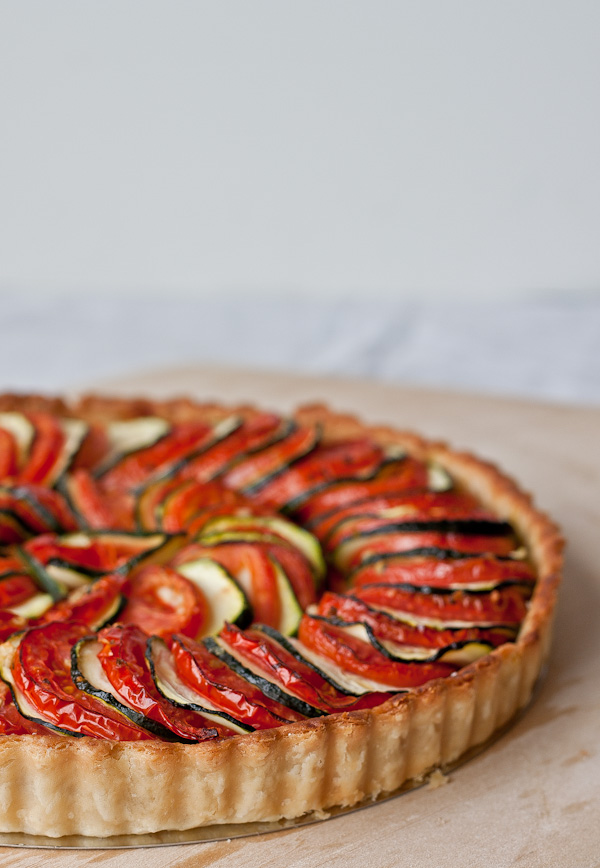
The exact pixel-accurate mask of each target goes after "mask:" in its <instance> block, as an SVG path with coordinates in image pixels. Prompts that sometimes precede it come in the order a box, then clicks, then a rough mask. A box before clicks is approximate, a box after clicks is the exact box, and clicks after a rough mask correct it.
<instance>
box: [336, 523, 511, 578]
mask: <svg viewBox="0 0 600 868" xmlns="http://www.w3.org/2000/svg"><path fill="white" fill-rule="evenodd" d="M418 548H438V549H453V550H455V551H459V552H464V553H465V554H470V553H473V554H481V555H490V554H491V555H501V556H503V555H504V556H506V555H509V554H510V553H511V552H512V551H513V550H514V548H515V540H514V537H511V536H504V535H503V536H497V537H494V536H476V535H471V534H461V533H439V532H436V531H419V532H414V533H411V532H407V531H405V532H397V531H390V532H385V531H384V532H382V533H381V534H377V533H375V534H372V535H365V536H360V537H353V538H350V539H348V540H346V541H344V542H342V543H341V544H340V545H338V546H337V548H336V549H335V552H334V555H333V558H334V563H335V565H336V566H337V567H338V568H339V569H341V570H343V571H346V572H348V571H351V570H354V569H356V568H357V567H359V566H360V565H361V564H362V563H363V562H364V561H365V560H367V559H370V558H375V557H376V556H380V555H387V554H393V553H395V552H404V551H411V550H412V549H418Z"/></svg>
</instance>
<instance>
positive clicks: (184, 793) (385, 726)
mask: <svg viewBox="0 0 600 868" xmlns="http://www.w3.org/2000/svg"><path fill="white" fill-rule="evenodd" d="M139 404H140V402H131V405H130V406H129V407H128V406H127V405H128V402H114V401H113V402H108V403H106V404H103V403H102V401H101V399H89V400H88V401H87V402H86V401H83V402H82V404H81V405H80V407H75V408H73V409H72V410H71V412H72V413H73V414H75V415H83V416H84V417H85V415H91V416H93V415H94V414H102V413H103V414H105V415H106V414H108V415H116V414H117V410H115V407H117V408H118V413H119V414H121V415H123V416H127V415H133V414H135V413H139V412H140V409H139ZM123 405H124V406H123ZM169 406H172V407H173V408H175V407H176V408H177V412H176V411H175V409H172V410H171V411H170V412H169V411H168V410H165V408H168V407H169ZM186 408H187V409H186ZM144 412H156V413H159V414H160V413H161V412H167V413H168V414H169V415H180V414H181V413H188V412H189V413H193V412H196V411H195V409H194V405H191V404H189V403H188V404H186V402H175V404H173V405H169V404H160V405H152V404H149V403H148V402H146V403H144ZM205 412H206V414H207V415H208V414H209V413H210V416H211V417H218V416H219V415H220V414H221V413H224V412H225V411H221V410H220V409H218V408H215V406H214V405H213V406H211V407H210V408H209V409H208V408H207V409H206V410H205ZM227 412H230V411H227ZM298 415H299V418H301V419H302V420H303V421H306V420H309V419H310V420H315V421H319V422H321V423H322V424H323V425H324V428H325V431H326V434H327V436H329V437H330V438H331V439H335V438H336V437H338V438H339V437H351V436H353V435H355V434H356V433H367V434H369V435H371V436H373V437H374V438H375V439H377V440H378V441H379V442H381V443H397V444H398V445H402V446H406V447H408V448H409V449H410V450H411V451H413V452H414V453H415V454H418V455H424V456H426V457H431V458H435V460H437V461H439V462H440V463H442V464H443V465H444V466H445V467H446V468H447V469H448V470H449V471H450V473H451V474H452V475H453V476H454V477H455V479H457V480H458V481H459V482H460V483H461V484H463V485H464V486H465V487H466V488H467V489H469V490H470V491H472V492H473V493H474V494H476V495H477V496H478V497H479V498H480V499H481V500H482V502H483V503H484V504H485V505H487V506H490V507H491V508H492V509H494V510H495V511H496V512H497V513H498V514H499V515H501V516H502V517H504V518H506V519H508V520H510V521H511V522H513V524H514V525H515V527H516V528H517V530H518V531H519V533H520V534H521V536H522V537H523V539H524V540H525V542H526V543H527V545H528V548H529V550H530V553H531V556H532V559H533V561H534V563H535V566H536V568H537V570H538V573H539V579H538V583H537V586H536V590H535V593H534V596H533V598H532V602H531V606H530V609H529V611H528V614H527V616H526V618H525V621H524V622H523V625H522V628H521V632H520V635H519V638H518V640H517V641H516V642H515V643H507V644H505V645H503V646H501V647H499V648H497V649H496V650H495V651H493V652H492V653H491V654H489V655H487V656H486V657H484V658H481V659H480V660H478V661H477V662H476V663H474V664H472V665H470V666H468V667H465V668H464V669H462V670H460V672H459V673H457V674H456V675H454V676H451V677H449V678H446V679H438V680H436V681H432V682H429V683H428V684H427V685H425V686H424V687H422V688H419V689H417V690H415V691H413V692H410V693H407V694H402V695H398V696H396V697H394V698H392V699H390V700H388V701H387V702H386V703H384V704H383V705H381V706H378V707H376V708H374V709H371V710H369V711H355V712H350V713H341V714H333V715H330V716H328V717H324V718H319V719H311V720H307V721H303V722H301V723H296V724H291V725H289V726H284V727H281V728H278V729H273V730H266V731H262V732H257V733H253V734H251V735H247V736H235V737H233V738H229V739H226V740H223V741H220V742H216V743H211V742H207V743H201V744H196V745H179V744H167V743H162V742H136V743H133V742H129V743H127V742H121V743H114V742H104V741H99V740H94V739H88V738H81V739H78V738H70V739H67V738H65V739H64V740H63V739H60V740H57V739H56V738H54V737H48V738H46V737H39V736H6V737H4V738H2V739H1V740H0V818H1V819H0V831H2V832H21V833H26V834H29V835H44V836H48V837H60V836H66V835H86V836H94V837H105V836H110V835H124V834H144V833H152V832H156V831H160V830H184V829H192V828H195V827H197V826H203V825H215V824H223V823H253V822H270V821H275V820H279V819H282V818H295V817H300V816H302V815H304V814H307V813H309V812H314V811H326V810H328V809H330V808H332V807H334V806H341V807H346V806H351V805H355V804H357V803H359V802H361V801H362V800H363V799H365V798H372V799H373V798H377V797H378V796H380V795H381V794H382V793H390V792H393V791H395V790H397V789H398V788H399V787H400V786H401V785H402V784H403V783H404V782H406V781H409V780H411V779H414V778H419V777H422V776H424V775H426V774H427V773H428V772H430V771H431V770H432V769H434V768H437V767H440V766H446V765H448V764H452V763H454V762H456V760H458V758H459V757H461V756H462V755H463V754H465V753H466V752H467V751H469V750H470V749H472V748H474V747H475V746H477V745H479V744H482V743H484V742H485V741H487V740H488V739H489V738H490V737H491V736H492V734H493V733H494V732H495V731H496V730H497V729H499V728H500V727H502V726H503V725H505V724H506V723H507V722H508V721H510V719H511V718H512V717H513V716H514V715H515V714H516V713H517V712H518V711H519V710H520V709H521V708H523V707H524V706H525V705H526V704H527V702H528V701H529V699H530V697H531V693H532V690H533V687H534V684H535V682H536V680H537V678H538V676H539V673H540V670H541V667H542V665H543V662H544V660H545V659H546V657H547V654H548V650H549V645H550V638H551V628H552V619H553V612H554V607H555V601H556V592H557V588H558V583H559V568H560V560H561V558H560V551H561V547H562V542H561V539H560V536H559V534H558V531H557V529H556V528H555V527H554V525H553V524H552V523H551V522H550V521H549V520H548V519H547V518H546V517H545V516H544V515H542V514H541V513H539V512H537V511H536V510H535V509H534V508H533V506H532V505H531V500H530V498H529V497H528V496H527V495H525V494H523V493H522V492H520V491H519V490H518V488H517V487H516V486H515V485H514V484H513V483H512V482H511V481H510V480H509V479H508V478H507V477H505V476H503V475H502V474H500V473H499V471H497V470H496V469H495V468H494V467H492V466H491V465H488V464H485V463H483V462H480V461H478V460H477V459H475V458H473V457H472V456H470V455H462V454H457V453H453V452H451V451H450V450H448V449H446V447H444V446H440V445H435V444H428V443H426V442H425V441H423V440H421V439H420V438H418V437H416V436H415V435H410V434H402V433H397V432H394V431H391V430H390V429H385V428H366V427H365V426H363V425H361V424H360V423H359V422H357V421H356V420H355V419H353V418H352V417H347V416H336V415H334V414H332V413H330V412H329V411H327V410H326V409H325V408H322V407H310V408H304V409H303V410H301V411H300V412H299V414H298Z"/></svg>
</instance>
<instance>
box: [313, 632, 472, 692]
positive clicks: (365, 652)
mask: <svg viewBox="0 0 600 868" xmlns="http://www.w3.org/2000/svg"><path fill="white" fill-rule="evenodd" d="M298 638H299V639H300V641H301V642H302V643H303V644H304V645H306V646H307V647H308V648H311V649H312V650H313V651H315V652H316V653H317V654H322V655H323V656H324V657H328V658H329V659H330V660H332V661H333V662H334V663H336V664H337V665H338V666H341V667H342V668H343V669H345V670H346V671H347V672H352V673H354V674H355V675H360V676H362V677H363V678H370V679H372V680H373V681H377V682H379V683H380V684H386V685H388V686H389V687H390V688H392V689H393V688H395V689H403V688H411V687H419V686H420V685H421V684H425V683H426V682H427V681H430V680H431V679H433V678H444V677H446V676H447V675H450V673H451V672H454V671H455V670H456V666H451V665H450V664H448V663H440V662H438V663H422V662H420V663H417V662H414V663H413V662H411V663H400V662H398V661H396V660H390V659H389V658H387V657H386V656H385V655H384V654H382V653H381V652H380V651H377V649H376V648H374V647H373V646H372V645H370V644H368V643H366V642H363V641H361V640H360V639H357V638H355V637H354V636H349V635H348V634H346V633H344V631H343V629H341V628H340V627H337V626H335V625H333V624H330V623H328V622H325V621H321V620H320V619H317V618H312V617H310V616H309V615H304V616H303V618H302V620H301V621H300V628H299V630H298Z"/></svg>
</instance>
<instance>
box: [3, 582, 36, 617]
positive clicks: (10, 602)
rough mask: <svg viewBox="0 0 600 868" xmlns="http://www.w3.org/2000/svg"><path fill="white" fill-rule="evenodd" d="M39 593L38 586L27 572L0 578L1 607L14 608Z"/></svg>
mask: <svg viewBox="0 0 600 868" xmlns="http://www.w3.org/2000/svg"><path fill="white" fill-rule="evenodd" d="M38 593H39V589H38V586H37V585H36V583H35V582H34V581H33V579H32V578H30V576H28V575H26V574H25V573H16V574H15V575H13V576H5V577H4V578H2V579H0V609H13V608H14V607H15V606H20V605H21V603H24V602H25V601H26V600H29V599H30V597H33V596H35V595H36V594H38Z"/></svg>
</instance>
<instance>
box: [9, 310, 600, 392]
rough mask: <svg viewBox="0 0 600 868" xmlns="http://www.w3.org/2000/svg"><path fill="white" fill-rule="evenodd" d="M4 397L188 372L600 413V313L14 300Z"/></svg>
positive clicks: (11, 312)
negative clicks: (464, 393) (191, 367)
mask: <svg viewBox="0 0 600 868" xmlns="http://www.w3.org/2000/svg"><path fill="white" fill-rule="evenodd" d="M0 321H1V323H2V335H3V337H2V341H1V342H0V362H1V365H2V367H1V370H2V383H0V388H2V390H43V391H54V392H58V391H64V390H65V389H72V388H77V387H80V386H83V387H85V386H87V385H89V384H91V383H92V382H93V381H94V380H98V379H101V378H104V377H114V376H118V375H119V374H120V373H126V372H135V371H141V370H143V369H147V368H160V367H163V366H174V365H181V364H186V363H205V364H206V363H211V362H214V363H215V364H220V365H228V366H243V367H257V368H267V369H278V370H290V371H299V372H303V373H313V374H337V375H346V376H362V377H372V378H375V379H380V380H384V381H387V382H399V383H400V382H401V383H403V384H416V385H423V386H432V387H448V388H452V389H465V390H474V391H478V392H488V393H493V394H503V395H515V396H523V397H530V398H537V399H550V400H558V401H568V402H583V403H591V404H597V403H598V402H600V302H599V301H594V300H593V299H590V298H586V297H579V298H575V299H573V300H568V299H563V300H557V301H555V302H540V303H531V302H529V303H518V302H513V301H510V302H505V303H500V304H499V303H496V304H488V303H485V304H484V303H468V304H466V303H461V304H448V303H442V304H437V305H435V306H433V305H420V304H417V303H411V304H406V303H398V304H394V303H393V302H390V301H381V300H377V299H375V300H368V299H367V300H361V301H343V300H338V301H315V300H314V299H310V300H309V299H302V298H299V297H296V298H283V297H278V298H267V297H264V296H257V297H254V298H252V299H250V298H248V297H247V296H244V297H241V296H240V297H238V298H235V297H231V296H230V295H228V296H224V297H222V298H216V297H212V298H209V299H207V298H201V299H200V298H198V299H194V298H191V297H189V296H187V297H186V296H183V297H173V296H172V295H171V296H167V295H165V296H164V297H160V298H159V297H151V298H145V299H142V298H140V297H139V296H135V297H134V296H131V297H128V296H126V295H125V296H123V295H121V296H119V297H116V296H106V295H103V296H101V297H100V296H90V295H84V294H81V295H76V296H64V297H60V298H54V299H51V298H45V297H43V298H33V297H31V296H27V295H25V296H23V295H17V294H11V293H5V294H4V295H3V299H2V312H1V315H0Z"/></svg>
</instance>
